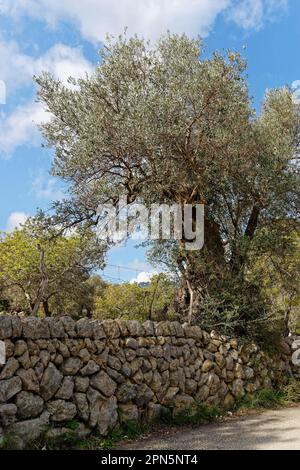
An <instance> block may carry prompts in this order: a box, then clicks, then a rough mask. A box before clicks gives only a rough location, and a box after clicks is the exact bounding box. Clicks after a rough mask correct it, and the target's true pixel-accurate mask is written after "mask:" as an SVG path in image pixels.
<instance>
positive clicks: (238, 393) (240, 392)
mask: <svg viewBox="0 0 300 470" xmlns="http://www.w3.org/2000/svg"><path fill="white" fill-rule="evenodd" d="M232 394H233V395H234V396H235V397H242V396H244V395H245V390H244V382H243V381H242V380H241V379H236V380H234V381H233V382H232Z"/></svg>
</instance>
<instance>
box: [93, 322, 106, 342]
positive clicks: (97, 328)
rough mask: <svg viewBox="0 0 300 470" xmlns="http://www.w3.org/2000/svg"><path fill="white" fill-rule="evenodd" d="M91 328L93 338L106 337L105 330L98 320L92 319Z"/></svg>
mask: <svg viewBox="0 0 300 470" xmlns="http://www.w3.org/2000/svg"><path fill="white" fill-rule="evenodd" d="M92 328H93V338H94V339H95V340H99V339H104V338H106V334H105V331H104V329H103V327H102V325H101V323H100V322H99V321H97V320H95V321H93V323H92Z"/></svg>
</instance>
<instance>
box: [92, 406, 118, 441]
mask: <svg viewBox="0 0 300 470" xmlns="http://www.w3.org/2000/svg"><path fill="white" fill-rule="evenodd" d="M117 422H118V407H117V399H116V397H110V398H109V399H108V400H107V401H105V402H104V403H103V405H102V407H101V410H100V415H99V419H98V423H97V429H98V431H99V433H100V435H101V436H106V435H107V434H108V432H109V431H110V430H111V429H113V428H114V427H115V426H116V424H117Z"/></svg>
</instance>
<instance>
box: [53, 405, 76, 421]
mask: <svg viewBox="0 0 300 470" xmlns="http://www.w3.org/2000/svg"><path fill="white" fill-rule="evenodd" d="M47 409H48V412H49V413H50V415H51V420H52V421H55V422H59V423H60V422H62V421H69V420H70V419H73V418H74V416H76V413H77V409H76V406H75V405H74V403H71V402H70V401H65V400H53V401H49V402H48V403H47Z"/></svg>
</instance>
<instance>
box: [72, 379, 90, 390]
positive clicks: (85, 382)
mask: <svg viewBox="0 0 300 470" xmlns="http://www.w3.org/2000/svg"><path fill="white" fill-rule="evenodd" d="M74 383H75V390H76V392H86V391H87V389H88V388H89V384H90V380H89V378H88V377H75V379H74Z"/></svg>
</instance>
